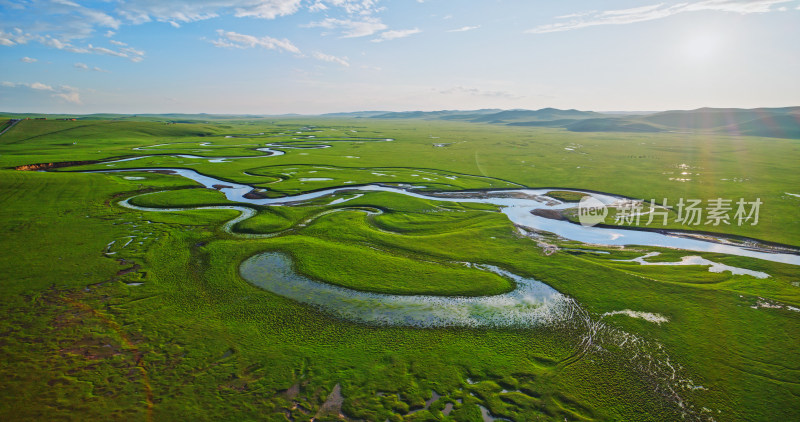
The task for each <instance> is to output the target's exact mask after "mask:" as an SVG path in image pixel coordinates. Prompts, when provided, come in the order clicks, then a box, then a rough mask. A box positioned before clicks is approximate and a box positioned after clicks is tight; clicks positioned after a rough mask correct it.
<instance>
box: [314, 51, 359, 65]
mask: <svg viewBox="0 0 800 422" xmlns="http://www.w3.org/2000/svg"><path fill="white" fill-rule="evenodd" d="M312 57H314V58H315V59H317V60H322V61H323V62H329V63H337V64H340V65H342V66H344V67H350V63H349V62H348V61H347V57H336V56H332V55H330V54H324V53H320V52H318V51H315V52H314V54H312Z"/></svg>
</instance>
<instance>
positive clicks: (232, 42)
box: [211, 29, 302, 55]
mask: <svg viewBox="0 0 800 422" xmlns="http://www.w3.org/2000/svg"><path fill="white" fill-rule="evenodd" d="M217 34H219V38H217V39H216V40H213V41H211V43H212V44H214V45H215V46H217V47H222V48H242V49H244V48H256V47H261V48H265V49H267V50H278V51H288V52H290V53H294V54H298V55H300V54H302V53H301V52H300V49H299V48H297V47H296V46H295V45H294V44H292V42H291V41H289V40H287V39H286V38H283V39H278V38H272V37H266V36H265V37H255V36H253V35H246V34H240V33H237V32H233V31H223V30H222V29H218V30H217Z"/></svg>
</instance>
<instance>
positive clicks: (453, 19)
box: [0, 0, 800, 115]
mask: <svg viewBox="0 0 800 422" xmlns="http://www.w3.org/2000/svg"><path fill="white" fill-rule="evenodd" d="M464 6H465V4H464V2H463V1H455V0H427V1H423V0H416V1H413V0H313V1H312V0H215V1H190V0H171V1H165V2H153V1H150V0H126V1H121V0H78V1H63V0H13V1H5V2H2V3H0V58H1V59H2V63H3V72H2V76H0V109H7V110H9V109H11V110H37V111H36V112H39V113H81V114H89V113H103V112H113V113H123V114H134V113H137V112H141V110H148V112H149V113H174V112H175V111H176V110H177V111H180V112H182V113H187V114H193V113H200V112H207V113H214V114H263V115H276V114H286V113H299V114H308V115H318V114H324V113H335V112H343V111H347V110H354V111H355V110H387V111H401V110H445V109H480V108H498V109H517V108H522V109H540V108H543V107H554V108H559V109H570V108H574V109H579V110H634V111H636V110H692V109H696V108H700V107H715V108H719V107H735V108H757V107H782V106H791V105H793V104H797V102H798V99H800V80H798V78H797V76H796V75H798V74H800V59H798V58H800V45H798V43H797V42H796V40H798V39H800V0H664V1H655V0H653V1H652V2H649V1H641V0H638V1H634V0H609V1H604V2H602V4H598V2H592V1H589V0H576V1H572V2H552V1H524V0H505V1H499V2H470V3H469V7H464ZM599 8H602V9H599Z"/></svg>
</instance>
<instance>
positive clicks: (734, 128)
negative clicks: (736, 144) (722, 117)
mask: <svg viewBox="0 0 800 422" xmlns="http://www.w3.org/2000/svg"><path fill="white" fill-rule="evenodd" d="M720 131H721V132H722V133H728V134H732V135H748V136H763V137H767V138H792V139H800V113H794V114H785V115H778V116H764V117H761V118H758V119H753V120H750V121H747V122H744V123H734V124H731V125H728V126H725V127H723V128H722V129H721V130H720Z"/></svg>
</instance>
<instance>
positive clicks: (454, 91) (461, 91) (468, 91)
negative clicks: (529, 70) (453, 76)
mask: <svg viewBox="0 0 800 422" xmlns="http://www.w3.org/2000/svg"><path fill="white" fill-rule="evenodd" d="M438 92H439V93H440V94H444V95H470V96H477V97H495V98H509V99H515V100H516V99H521V98H524V97H522V96H519V95H515V94H512V93H510V92H508V91H496V90H482V89H478V88H467V87H464V86H460V85H459V86H454V87H452V88H448V89H443V90H439V91H438Z"/></svg>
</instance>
